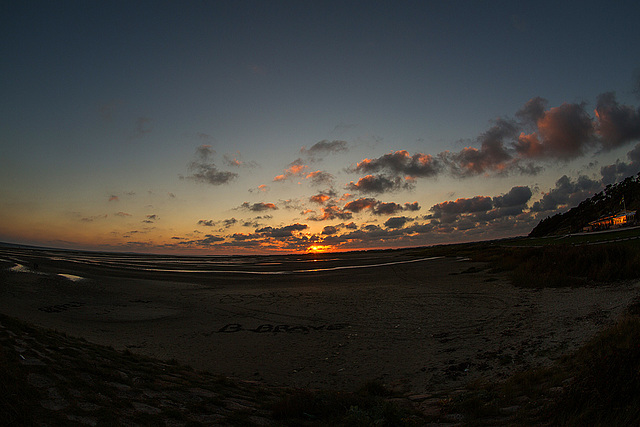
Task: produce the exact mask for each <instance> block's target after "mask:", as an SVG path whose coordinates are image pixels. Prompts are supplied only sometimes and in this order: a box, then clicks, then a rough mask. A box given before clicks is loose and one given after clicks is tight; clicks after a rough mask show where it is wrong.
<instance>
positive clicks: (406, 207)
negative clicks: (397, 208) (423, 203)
mask: <svg viewBox="0 0 640 427" xmlns="http://www.w3.org/2000/svg"><path fill="white" fill-rule="evenodd" d="M420 209H421V207H420V205H419V204H418V202H413V203H405V204H404V210H405V211H412V212H415V211H419V210H420Z"/></svg>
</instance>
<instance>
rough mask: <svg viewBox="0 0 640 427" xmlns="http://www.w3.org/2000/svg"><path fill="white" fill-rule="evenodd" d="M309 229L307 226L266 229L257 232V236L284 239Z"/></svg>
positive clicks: (297, 225)
mask: <svg viewBox="0 0 640 427" xmlns="http://www.w3.org/2000/svg"><path fill="white" fill-rule="evenodd" d="M307 228H309V227H308V226H307V225H306V224H298V223H296V224H291V225H286V226H284V227H280V228H274V227H264V228H260V229H258V230H256V234H260V235H262V236H265V237H274V238H282V237H289V236H292V235H293V233H295V232H300V231H302V230H306V229H307Z"/></svg>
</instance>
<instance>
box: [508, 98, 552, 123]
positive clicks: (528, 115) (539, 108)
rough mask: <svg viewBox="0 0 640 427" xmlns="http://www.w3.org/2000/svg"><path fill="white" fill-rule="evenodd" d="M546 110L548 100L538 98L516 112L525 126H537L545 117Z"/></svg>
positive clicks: (532, 99)
mask: <svg viewBox="0 0 640 427" xmlns="http://www.w3.org/2000/svg"><path fill="white" fill-rule="evenodd" d="M545 108H547V100H546V99H544V98H540V97H539V96H536V97H535V98H531V99H530V100H529V101H527V102H526V103H525V104H524V106H523V107H522V108H521V109H520V110H518V111H517V112H516V117H517V118H519V119H520V120H522V122H523V123H524V125H525V126H536V124H537V123H538V120H540V119H541V118H542V117H543V116H544V110H545Z"/></svg>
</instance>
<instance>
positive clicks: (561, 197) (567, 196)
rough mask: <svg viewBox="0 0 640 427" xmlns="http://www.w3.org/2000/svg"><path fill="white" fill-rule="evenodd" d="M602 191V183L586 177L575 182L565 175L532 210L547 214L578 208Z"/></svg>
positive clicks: (582, 176) (581, 177)
mask: <svg viewBox="0 0 640 427" xmlns="http://www.w3.org/2000/svg"><path fill="white" fill-rule="evenodd" d="M601 189H602V183H601V182H598V181H594V180H592V179H590V178H588V177H586V176H584V175H581V176H579V177H578V179H577V180H575V181H574V180H572V179H570V178H569V177H568V176H567V175H563V176H562V177H561V178H560V179H559V180H558V181H556V186H555V188H553V189H551V190H550V191H549V192H548V193H545V194H544V195H543V196H542V199H541V200H540V201H537V202H535V203H534V204H533V206H532V207H531V210H532V211H533V212H545V211H554V210H557V209H559V208H570V207H573V206H577V205H578V204H579V203H580V202H582V201H583V200H585V199H587V198H589V197H591V196H592V195H593V194H594V193H596V192H597V191H600V190H601Z"/></svg>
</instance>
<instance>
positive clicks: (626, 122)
mask: <svg viewBox="0 0 640 427" xmlns="http://www.w3.org/2000/svg"><path fill="white" fill-rule="evenodd" d="M595 114H596V118H597V122H596V132H597V133H598V135H599V136H600V138H602V145H603V146H604V148H606V149H612V148H616V147H619V146H621V145H623V144H626V143H628V142H632V141H638V140H640V108H638V109H637V110H634V109H633V108H632V107H629V106H628V105H620V104H619V103H618V101H616V96H615V94H614V93H613V92H607V93H603V94H601V95H599V96H598V100H597V106H596V110H595Z"/></svg>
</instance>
